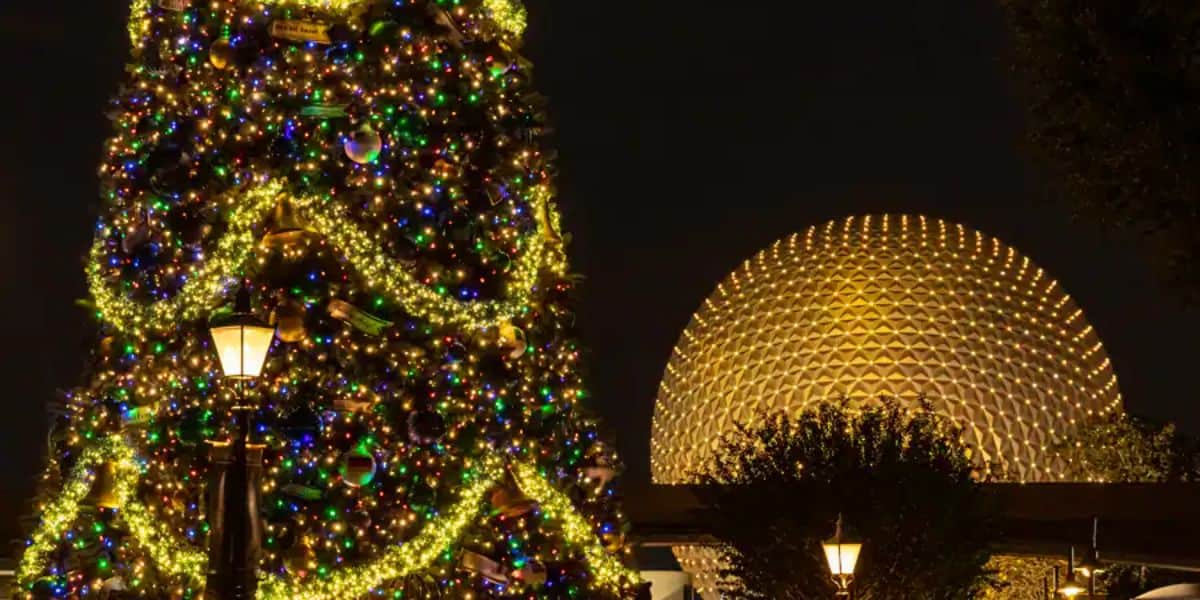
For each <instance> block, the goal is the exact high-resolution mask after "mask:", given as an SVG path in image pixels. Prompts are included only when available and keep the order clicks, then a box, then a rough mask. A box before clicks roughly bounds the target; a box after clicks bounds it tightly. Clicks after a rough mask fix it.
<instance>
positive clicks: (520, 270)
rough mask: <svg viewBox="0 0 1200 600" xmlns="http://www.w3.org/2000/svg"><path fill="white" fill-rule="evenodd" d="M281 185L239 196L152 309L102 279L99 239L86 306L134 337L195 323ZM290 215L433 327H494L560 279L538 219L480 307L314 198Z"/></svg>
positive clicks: (544, 203)
mask: <svg viewBox="0 0 1200 600" xmlns="http://www.w3.org/2000/svg"><path fill="white" fill-rule="evenodd" d="M282 189H283V186H282V184H281V183H279V182H276V181H272V182H268V183H266V184H263V185H260V186H258V187H255V188H253V189H250V190H249V191H246V192H244V193H243V194H242V195H243V196H244V198H245V199H244V200H243V201H242V203H241V205H240V206H238V207H236V208H235V209H234V210H233V211H232V212H231V213H230V215H229V230H228V231H227V232H226V233H225V234H224V235H223V236H222V237H221V239H220V240H218V242H217V247H216V249H215V250H214V251H213V252H212V254H211V256H208V257H206V260H205V262H204V264H203V265H201V266H200V267H198V268H197V269H196V270H195V272H193V273H192V274H191V275H190V276H189V278H188V282H187V283H186V284H185V285H184V286H183V289H181V290H180V291H179V293H178V294H176V295H175V296H174V297H172V298H170V299H169V300H161V301H158V302H154V303H152V304H145V305H143V304H138V303H135V302H131V301H129V300H128V299H126V298H124V297H122V295H121V294H120V292H119V291H117V290H114V289H113V288H112V286H111V285H109V283H108V282H107V281H106V280H105V277H104V273H103V267H102V265H103V264H104V263H105V260H104V257H105V237H106V234H107V233H108V232H101V235H100V236H98V237H97V240H96V242H95V244H94V245H93V246H92V251H91V260H90V261H89V265H88V271H87V278H88V287H89V289H90V291H91V295H92V300H93V302H94V303H95V305H96V309H97V311H98V312H99V315H100V317H101V318H102V319H103V320H105V321H107V322H108V323H110V324H111V325H112V326H113V327H115V328H117V329H118V330H121V331H124V332H127V333H135V334H138V335H141V334H143V333H145V332H147V331H151V330H153V331H167V330H170V329H171V328H173V327H175V326H176V325H177V324H178V323H179V322H181V321H190V320H193V319H197V318H200V317H202V316H204V315H205V314H207V312H208V311H210V310H211V308H212V307H213V305H214V304H215V303H216V302H218V301H219V300H220V298H221V296H222V294H223V293H224V292H225V290H226V289H228V287H229V286H230V285H232V284H233V283H234V282H235V281H236V274H237V273H240V272H242V271H243V270H244V269H245V268H247V266H248V261H249V260H250V258H251V255H252V253H253V248H254V247H255V246H256V241H257V240H256V234H255V230H256V226H257V225H258V224H259V223H260V222H261V221H262V219H263V217H264V215H265V214H266V213H267V211H268V210H269V209H270V208H271V207H273V206H274V205H275V202H276V201H277V198H278V196H279V195H280V193H281V190H282ZM549 196H550V193H549V190H548V189H546V188H545V187H539V188H538V189H537V190H535V191H534V194H533V198H532V209H533V210H534V211H535V214H553V213H554V212H555V211H554V210H553V209H552V207H551V204H550V198H549ZM294 202H295V204H296V206H297V209H298V210H299V211H300V213H301V214H302V215H303V216H304V217H305V218H306V219H307V220H308V222H309V223H310V224H311V225H312V226H313V227H314V229H316V232H317V233H320V234H322V235H324V236H326V237H327V238H328V239H329V240H330V241H331V242H333V244H334V245H336V246H337V247H340V248H341V249H342V251H343V252H345V253H346V257H347V258H348V259H349V261H350V263H351V264H352V265H354V266H355V268H356V269H358V271H359V273H360V275H362V277H363V279H364V280H365V281H366V283H367V286H368V287H370V288H373V289H376V290H378V291H379V292H380V293H381V294H384V295H385V296H386V297H387V298H388V299H389V300H391V301H392V302H394V303H395V304H397V305H399V306H401V307H403V308H404V310H405V311H407V312H408V313H409V314H411V315H414V316H416V317H419V318H423V319H426V320H428V321H430V322H431V323H434V324H435V325H452V326H464V327H467V328H472V329H486V328H488V327H492V326H496V325H499V324H500V323H502V322H505V321H508V320H510V319H512V318H514V317H516V316H519V315H520V314H521V313H522V312H524V311H525V310H526V307H527V306H528V305H529V303H530V302H531V301H532V300H533V294H534V289H535V287H536V285H537V281H538V277H539V274H540V273H541V271H542V270H543V269H545V270H549V271H551V272H553V273H555V274H557V275H562V274H564V273H565V272H566V260H565V257H564V255H563V252H562V247H561V244H560V243H559V242H558V240H560V239H561V237H560V236H559V235H558V232H557V220H556V219H553V218H550V219H541V220H539V223H540V226H539V228H538V232H537V233H536V234H535V235H533V236H530V238H529V242H528V246H527V247H526V248H524V249H522V251H521V256H520V257H519V258H518V259H517V261H516V262H515V263H514V265H513V270H512V281H510V282H509V284H508V290H507V296H506V297H505V298H502V299H499V300H492V301H486V302H476V301H465V302H464V301H461V300H458V299H456V298H454V297H449V296H445V295H443V294H441V293H439V292H437V291H435V290H433V289H430V288H429V287H428V286H426V285H424V284H423V283H421V282H420V281H418V280H417V279H416V278H415V277H414V276H413V275H412V274H411V273H409V272H408V271H407V270H406V269H404V268H403V266H402V265H401V264H400V263H399V262H397V261H395V260H392V259H390V258H388V257H387V255H386V254H385V253H384V252H383V251H382V249H380V248H379V246H378V244H376V243H375V241H374V240H372V239H371V238H370V237H369V236H368V235H367V234H365V233H363V231H362V230H361V227H359V226H357V225H356V224H354V223H352V222H350V221H349V220H348V219H347V218H346V217H344V216H343V215H342V214H340V213H339V212H338V211H337V210H336V206H335V205H333V204H332V203H329V202H323V201H322V200H321V199H319V198H314V197H307V198H297V199H296V200H295V201H294Z"/></svg>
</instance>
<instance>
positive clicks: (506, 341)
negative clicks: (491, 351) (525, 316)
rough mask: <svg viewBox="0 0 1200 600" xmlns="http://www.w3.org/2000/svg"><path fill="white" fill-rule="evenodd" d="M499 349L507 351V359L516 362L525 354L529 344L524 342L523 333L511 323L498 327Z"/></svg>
mask: <svg viewBox="0 0 1200 600" xmlns="http://www.w3.org/2000/svg"><path fill="white" fill-rule="evenodd" d="M500 347H501V348H504V349H505V350H507V351H508V358H509V359H511V360H517V359H518V358H521V355H523V354H525V351H526V349H528V347H529V344H528V342H526V341H525V332H524V331H522V330H521V328H520V327H517V326H516V325H513V324H512V323H503V324H501V325H500Z"/></svg>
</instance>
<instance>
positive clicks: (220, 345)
mask: <svg viewBox="0 0 1200 600" xmlns="http://www.w3.org/2000/svg"><path fill="white" fill-rule="evenodd" d="M209 331H210V332H211V333H212V337H213V344H214V345H215V346H216V347H217V356H218V357H220V359H221V371H222V372H223V373H224V374H225V376H226V377H228V378H230V379H253V378H255V377H258V376H259V375H260V374H262V368H263V365H264V364H266V362H267V352H268V351H270V350H271V341H272V340H274V339H275V329H274V328H273V327H268V326H267V325H266V324H265V323H263V322H262V321H260V320H259V319H257V318H256V317H255V316H254V315H253V314H251V313H250V296H249V293H248V292H246V290H244V289H243V290H242V291H240V292H238V300H237V307H236V308H235V309H234V312H233V313H232V314H228V315H223V316H220V317H217V318H215V319H213V322H212V324H211V325H210V327H209Z"/></svg>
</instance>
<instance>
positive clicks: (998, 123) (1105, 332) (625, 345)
mask: <svg viewBox="0 0 1200 600" xmlns="http://www.w3.org/2000/svg"><path fill="white" fill-rule="evenodd" d="M529 1H530V11H531V13H532V14H531V16H532V21H533V23H532V28H531V32H530V36H529V42H528V44H527V46H526V49H525V50H526V54H527V55H528V56H529V57H530V58H531V59H533V60H534V62H535V64H537V65H538V71H537V81H538V85H539V87H540V88H541V89H542V90H543V91H544V92H545V93H546V94H548V95H549V97H550V101H551V103H550V110H551V115H552V119H553V121H554V124H555V126H556V139H557V147H558V150H559V153H560V160H559V167H560V169H561V178H560V181H559V183H560V188H561V196H560V200H561V203H562V206H563V209H564V211H565V213H566V217H567V220H566V226H567V228H568V230H569V231H570V232H571V233H572V234H573V236H574V244H573V246H572V248H571V251H572V259H573V265H574V267H575V269H576V270H577V271H579V272H581V273H582V274H583V275H584V276H586V282H585V287H584V289H583V304H582V306H580V311H579V316H580V319H579V322H580V324H581V325H582V328H583V333H584V335H585V340H584V341H585V343H586V344H587V345H588V346H589V347H590V348H591V351H592V354H591V361H590V362H591V370H592V373H591V381H592V387H593V390H594V394H593V398H594V402H595V405H596V408H597V409H598V411H599V412H600V413H601V415H603V416H604V417H605V418H606V420H607V424H608V426H609V427H610V428H611V429H612V430H613V431H615V432H616V434H617V435H618V436H619V440H620V444H621V449H622V450H623V453H624V456H625V458H626V461H627V462H628V463H629V466H630V469H631V472H632V475H633V476H634V477H645V474H646V472H647V471H648V466H647V464H646V462H647V453H648V446H649V441H648V431H649V424H650V419H651V416H652V414H653V401H654V396H655V393H656V391H657V385H658V380H659V377H660V375H661V372H662V369H663V367H664V365H665V364H666V360H667V358H668V356H669V353H670V350H671V348H672V346H673V345H674V343H675V340H676V338H677V336H678V335H679V332H680V331H681V330H682V329H683V327H684V325H686V323H687V321H688V319H689V318H690V316H691V313H692V312H693V311H694V310H695V309H696V308H697V307H698V306H699V304H700V303H701V301H702V300H703V299H704V297H705V296H707V295H708V294H709V292H710V291H711V290H712V289H713V287H714V286H715V285H716V283H717V282H718V281H719V280H720V279H721V278H722V277H723V276H724V275H725V274H726V273H727V272H729V271H730V270H731V269H733V268H734V267H735V266H736V265H737V264H738V263H740V262H741V261H742V260H744V259H745V258H747V257H749V256H751V255H752V254H754V253H755V252H757V251H758V250H760V249H762V248H764V247H766V246H767V245H769V244H770V243H771V242H773V241H774V240H775V239H777V238H779V237H782V236H784V235H786V234H789V233H791V232H794V231H797V230H801V229H803V228H805V227H807V226H809V225H811V224H814V223H819V222H821V221H823V220H826V219H830V218H835V217H840V216H844V215H848V214H855V213H863V212H879V211H889V212H914V213H915V212H921V213H926V214H931V215H936V216H940V217H945V218H949V219H953V220H956V221H960V222H963V223H965V224H968V225H970V226H972V227H975V228H978V229H980V230H982V231H984V232H986V233H989V234H991V235H994V236H997V237H999V238H1000V239H1002V240H1004V241H1006V242H1008V243H1010V244H1012V245H1014V246H1015V247H1016V248H1018V249H1020V250H1022V251H1023V252H1024V253H1026V254H1027V255H1029V256H1030V257H1032V258H1033V259H1034V260H1035V261H1037V262H1038V263H1040V264H1041V265H1042V266H1043V267H1045V268H1046V269H1047V270H1048V271H1049V272H1050V273H1052V274H1054V275H1055V276H1057V277H1058V278H1059V279H1060V281H1062V283H1063V285H1064V286H1065V287H1066V289H1067V290H1068V291H1069V292H1070V293H1071V294H1072V295H1074V296H1075V298H1076V299H1077V300H1078V302H1079V304H1080V305H1081V306H1082V307H1083V308H1084V310H1085V311H1086V312H1087V314H1088V316H1089V318H1090V320H1091V321H1092V323H1093V324H1094V325H1095V326H1096V329H1097V330H1098V331H1099V334H1100V336H1101V338H1102V339H1103V340H1104V341H1105V343H1106V345H1107V347H1108V350H1109V353H1110V354H1111V355H1112V357H1113V361H1114V364H1115V366H1116V369H1117V373H1118V375H1119V377H1120V380H1121V387H1122V390H1123V391H1124V393H1125V395H1126V398H1127V400H1128V406H1129V408H1130V409H1131V410H1133V411H1135V412H1139V413H1142V414H1146V415H1148V416H1153V417H1157V418H1161V419H1170V420H1176V421H1179V422H1181V423H1182V424H1184V425H1185V426H1187V427H1189V428H1191V429H1200V402H1197V388H1198V387H1200V385H1198V384H1197V378H1196V377H1194V376H1193V374H1192V371H1191V370H1192V369H1193V368H1195V365H1197V364H1200V347H1198V345H1197V343H1196V340H1198V339H1200V315H1198V314H1197V313H1196V312H1186V311H1184V310H1183V309H1182V308H1180V307H1179V306H1178V305H1177V304H1176V303H1175V301H1173V300H1172V299H1171V297H1170V296H1169V295H1168V293H1167V292H1166V291H1165V290H1163V289H1162V288H1161V287H1160V286H1159V285H1157V283H1156V282H1155V280H1154V279H1153V277H1152V275H1151V273H1150V271H1149V268H1148V266H1147V265H1146V264H1145V263H1144V262H1143V261H1142V260H1141V259H1140V258H1139V257H1138V256H1137V255H1136V253H1135V251H1134V250H1132V249H1131V247H1130V245H1129V244H1127V243H1125V242H1121V241H1117V240H1112V239H1108V238H1106V237H1104V236H1102V235H1100V233H1099V232H1098V231H1096V230H1095V228H1094V227H1093V226H1092V225H1090V224H1089V223H1087V222H1083V223H1073V222H1072V221H1071V219H1070V218H1069V216H1068V213H1067V212H1066V210H1065V209H1063V208H1062V207H1061V206H1059V205H1058V204H1057V203H1056V202H1055V201H1054V200H1053V199H1051V198H1048V197H1047V193H1046V192H1045V191H1044V189H1043V188H1044V186H1042V185H1041V184H1040V183H1039V182H1038V181H1037V179H1036V177H1035V175H1034V171H1033V169H1032V167H1031V166H1030V165H1029V161H1028V160H1027V158H1026V156H1025V153H1024V152H1023V151H1022V147H1021V135H1022V133H1021V126H1022V125H1021V123H1022V109H1021V104H1020V101H1019V98H1018V96H1017V94H1016V93H1015V91H1014V89H1013V86H1012V85H1011V84H1010V83H1009V82H1008V77H1007V73H1006V70H1005V68H1004V61H1005V58H1004V55H1005V52H1006V50H1005V45H1006V40H1005V36H1004V28H1003V22H1002V21H1001V16H1000V14H999V11H998V10H997V9H996V8H994V7H992V6H991V4H990V3H988V2H963V0H920V1H916V0H910V1H907V2H903V1H897V0H877V1H874V2H826V3H821V2H818V3H812V2H785V1H783V0H776V1H774V2H746V3H733V2H722V3H717V2H698V1H696V0H692V1H690V2H682V1H679V0H653V1H647V2H624V3H605V2H586V1H584V2H581V1H578V0H529ZM126 5H127V3H126V0H107V1H106V2H100V1H96V2H66V3H64V2H57V3H34V2H3V3H2V4H0V66H2V67H3V74H4V82H5V83H4V85H3V91H2V92H0V140H2V141H3V144H0V194H2V198H0V247H2V249H3V252H2V255H0V281H3V282H4V291H5V293H3V294H0V303H2V306H0V327H2V329H0V330H2V331H3V332H4V338H5V339H4V343H3V345H2V346H0V348H3V356H2V358H3V360H2V361H0V365H2V366H0V369H2V372H3V375H4V381H6V382H7V386H6V389H5V393H4V396H5V398H6V402H5V408H6V415H5V418H3V419H0V452H3V456H4V457H5V459H4V460H0V465H2V466H0V475H3V477H0V482H2V483H0V485H2V487H0V498H4V499H7V504H6V506H10V507H11V506H14V505H16V504H17V503H18V502H19V501H20V499H21V498H24V497H26V496H27V495H28V493H29V490H30V489H31V486H32V480H33V477H34V475H35V473H36V471H37V469H38V468H39V465H40V461H41V455H42V453H43V444H44V433H45V418H44V403H45V401H46V400H47V399H49V398H51V397H53V394H54V390H55V389H58V388H65V387H70V386H71V385H73V384H74V383H75V382H76V381H77V377H78V373H79V371H80V367H81V361H82V357H83V352H84V349H85V348H86V347H87V345H88V344H89V343H90V337H89V336H90V333H89V331H90V325H89V323H88V321H87V320H86V319H85V318H84V316H83V314H82V311H81V310H80V309H78V308H76V307H75V306H74V300H75V299H77V298H81V297H83V295H84V285H83V271H82V256H83V255H84V253H85V250H86V247H87V245H88V242H89V241H90V226H91V225H92V223H93V222H94V212H95V204H96V190H97V184H96V177H95V172H96V166H97V164H98V159H99V153H100V144H101V142H102V140H103V138H104V136H105V135H106V126H107V123H106V121H105V120H104V119H103V117H102V114H101V113H102V111H103V110H104V102H105V99H106V98H107V97H108V96H109V95H110V94H112V93H113V92H114V91H115V89H116V82H117V78H118V76H119V74H120V70H121V68H122V64H123V61H124V59H125V56H126V49H125V43H126V41H125V37H124V36H125V33H124V17H125V15H124V12H125V10H126ZM5 514H9V515H11V514H12V511H11V510H7V511H6V512H5ZM10 520H11V519H10ZM9 527H10V526H9V525H7V524H3V525H0V532H3V530H7V529H9Z"/></svg>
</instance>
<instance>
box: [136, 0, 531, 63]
mask: <svg viewBox="0 0 1200 600" xmlns="http://www.w3.org/2000/svg"><path fill="white" fill-rule="evenodd" d="M245 1H247V2H250V1H256V2H257V3H258V4H260V5H263V6H277V5H292V6H297V7H300V8H313V9H326V10H333V11H348V10H350V9H352V8H354V7H355V6H358V5H360V4H363V3H365V2H366V0H245ZM153 4H154V3H153V2H152V0H131V1H130V3H129V41H130V43H131V44H132V45H133V48H134V49H135V50H136V51H140V50H141V49H142V48H144V47H145V46H146V43H145V40H146V37H147V36H148V35H150V9H151V6H152V5H153ZM483 7H484V9H485V10H487V12H488V13H489V15H490V16H491V18H492V20H493V21H495V22H496V25H498V26H499V27H500V29H502V30H504V31H505V32H506V33H508V34H509V35H512V36H514V37H520V36H521V35H522V34H524V33H525V28H526V27H527V26H528V17H527V15H526V12H525V6H524V4H522V3H521V0H483Z"/></svg>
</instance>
